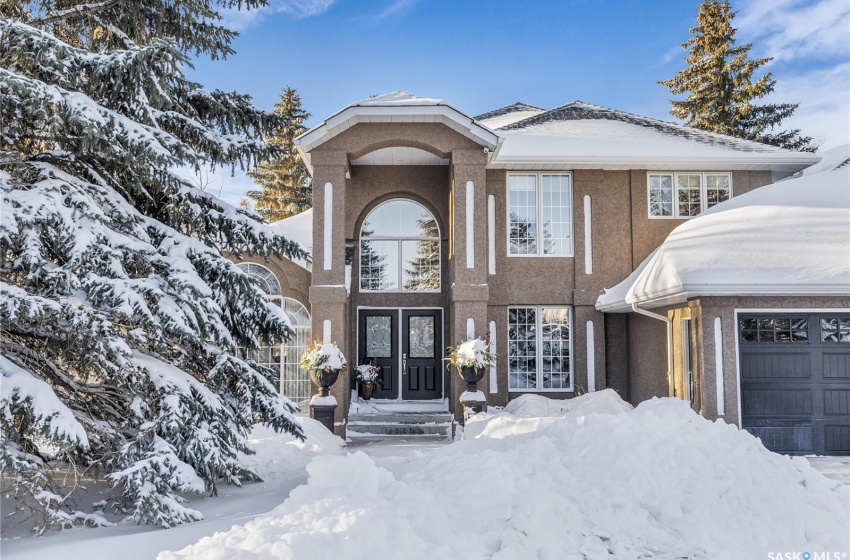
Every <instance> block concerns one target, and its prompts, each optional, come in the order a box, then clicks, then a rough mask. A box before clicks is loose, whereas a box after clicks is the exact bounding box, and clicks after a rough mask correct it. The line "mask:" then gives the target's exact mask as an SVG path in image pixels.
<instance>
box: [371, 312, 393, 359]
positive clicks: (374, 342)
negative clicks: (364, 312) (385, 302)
mask: <svg viewBox="0 0 850 560" xmlns="http://www.w3.org/2000/svg"><path fill="white" fill-rule="evenodd" d="M392 334H393V328H392V317H382V316H367V317H366V357H367V358H392V355H393V349H392V339H393V337H392Z"/></svg>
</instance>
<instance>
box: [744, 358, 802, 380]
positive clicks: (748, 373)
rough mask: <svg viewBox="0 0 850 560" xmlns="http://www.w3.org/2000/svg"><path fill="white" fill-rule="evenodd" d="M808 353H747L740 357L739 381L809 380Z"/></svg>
mask: <svg viewBox="0 0 850 560" xmlns="http://www.w3.org/2000/svg"><path fill="white" fill-rule="evenodd" d="M811 376H812V372H811V359H810V358H809V354H808V353H803V352H801V353H799V354H791V353H786V354H775V353H752V354H750V353H748V354H745V355H744V356H742V357H741V379H776V378H781V379H790V378H795V377H796V378H805V379H808V378H811Z"/></svg>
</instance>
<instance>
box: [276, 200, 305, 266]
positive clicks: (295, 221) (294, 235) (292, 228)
mask: <svg viewBox="0 0 850 560" xmlns="http://www.w3.org/2000/svg"><path fill="white" fill-rule="evenodd" d="M269 227H271V228H272V229H273V230H274V232H275V233H276V234H278V235H282V236H283V237H285V238H286V239H289V240H290V241H295V242H296V243H298V244H299V245H301V248H302V249H304V250H305V251H307V252H308V253H310V254H312V253H313V209H312V208H310V209H309V210H305V211H304V212H301V213H300V214H296V215H294V216H290V217H288V218H284V219H283V220H278V221H277V222H272V223H271V224H269ZM293 262H295V263H297V264H299V265H301V266H303V267H304V268H306V269H308V270H309V269H310V266H309V263H307V262H306V261H304V260H300V259H298V260H294V261H293Z"/></svg>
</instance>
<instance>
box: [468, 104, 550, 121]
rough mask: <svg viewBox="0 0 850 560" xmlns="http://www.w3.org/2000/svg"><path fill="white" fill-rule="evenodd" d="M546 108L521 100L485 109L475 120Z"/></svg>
mask: <svg viewBox="0 0 850 560" xmlns="http://www.w3.org/2000/svg"><path fill="white" fill-rule="evenodd" d="M545 110H546V109H541V108H540V107H535V106H534V105H529V104H527V103H523V102H522V101H517V102H516V103H514V104H512V105H505V106H504V107H500V108H499V109H494V110H492V111H487V112H486V113H482V114H480V115H478V116H477V117H475V120H476V121H483V120H487V119H492V118H495V117H501V116H503V115H509V114H511V113H517V112H519V111H545Z"/></svg>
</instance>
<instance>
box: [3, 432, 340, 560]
mask: <svg viewBox="0 0 850 560" xmlns="http://www.w3.org/2000/svg"><path fill="white" fill-rule="evenodd" d="M296 418H297V420H298V421H299V422H300V423H301V425H302V427H303V428H304V433H305V435H306V437H307V440H306V441H305V442H301V441H299V440H296V439H295V438H293V437H292V436H290V435H287V434H277V433H275V432H274V431H273V430H271V429H270V428H264V427H257V428H255V429H254V431H253V432H252V434H251V438H250V441H251V445H253V446H254V449H255V450H256V451H257V453H256V455H251V456H247V457H244V458H243V460H242V461H243V464H244V465H245V466H247V467H249V468H252V469H254V470H255V471H257V472H258V473H259V474H260V476H262V477H263V482H258V483H246V484H245V485H244V486H243V487H242V488H237V487H234V486H228V485H226V484H221V485H220V486H219V489H218V491H219V495H218V496H217V497H203V498H201V497H197V496H189V500H190V502H189V504H188V505H189V506H190V507H192V508H193V509H197V510H199V511H200V512H201V513H202V514H203V515H204V520H203V521H198V522H196V523H190V524H187V525H179V526H177V527H174V528H172V529H168V530H164V529H159V528H157V527H148V526H138V525H134V524H128V523H120V524H118V525H117V526H115V527H111V528H98V529H90V528H76V529H70V530H65V531H62V532H60V533H58V534H52V535H48V536H45V537H42V538H35V537H31V536H24V537H21V538H4V539H3V540H2V541H0V551H1V552H2V554H0V555H2V558H3V560H43V559H44V558H62V559H63V560H77V559H80V560H82V559H85V560H112V559H117V558H120V559H121V560H152V559H153V558H156V556H157V554H159V553H160V551H163V550H169V549H172V550H173V549H179V548H183V547H185V546H187V545H189V544H191V543H193V542H195V541H197V540H198V539H200V538H201V537H204V536H206V535H212V534H214V533H216V532H218V531H226V530H228V529H230V528H231V526H233V525H234V524H241V523H247V522H248V521H250V520H251V519H253V518H255V517H257V516H258V515H262V514H264V513H266V512H268V511H269V510H271V509H272V508H274V507H275V506H278V505H279V504H280V503H281V502H283V501H284V500H285V499H286V497H287V496H288V495H289V492H290V491H291V490H292V489H293V488H295V487H296V486H298V485H299V484H303V483H304V482H306V479H307V475H306V470H305V467H306V465H307V464H308V463H309V462H310V461H311V460H312V459H313V458H314V457H316V456H318V455H332V454H339V453H342V452H343V448H342V445H343V442H342V440H341V439H340V438H338V437H336V436H334V435H332V434H331V433H330V432H329V431H328V430H327V429H326V428H325V427H324V426H322V425H321V424H319V423H318V422H316V421H315V420H311V419H310V418H304V417H301V416H298V417H296ZM6 536H7V535H6V534H4V537H6Z"/></svg>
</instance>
